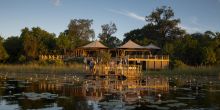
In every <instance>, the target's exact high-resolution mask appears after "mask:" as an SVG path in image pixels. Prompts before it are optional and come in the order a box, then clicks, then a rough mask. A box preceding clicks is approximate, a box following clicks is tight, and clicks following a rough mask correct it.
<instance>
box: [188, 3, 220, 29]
mask: <svg viewBox="0 0 220 110" xmlns="http://www.w3.org/2000/svg"><path fill="white" fill-rule="evenodd" d="M219 1H220V0H219ZM190 20H191V23H192V24H193V25H195V26H196V27H200V28H203V29H206V30H213V27H210V26H207V25H204V24H202V23H200V22H199V19H198V18H197V17H196V16H193V17H191V18H190Z"/></svg>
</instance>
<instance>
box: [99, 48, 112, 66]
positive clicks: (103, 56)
mask: <svg viewBox="0 0 220 110" xmlns="http://www.w3.org/2000/svg"><path fill="white" fill-rule="evenodd" d="M98 58H100V59H101V63H102V64H108V63H109V61H110V60H111V54H110V53H109V52H106V51H101V53H100V54H98Z"/></svg>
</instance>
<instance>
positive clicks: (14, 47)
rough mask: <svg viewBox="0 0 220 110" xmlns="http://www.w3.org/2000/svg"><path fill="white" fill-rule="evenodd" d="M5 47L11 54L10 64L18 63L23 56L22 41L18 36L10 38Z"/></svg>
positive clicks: (5, 42)
mask: <svg viewBox="0 0 220 110" xmlns="http://www.w3.org/2000/svg"><path fill="white" fill-rule="evenodd" d="M3 45H4V47H5V49H6V51H7V53H8V54H9V59H8V62H11V63H12V62H17V61H18V59H19V57H20V55H21V54H22V49H23V46H22V40H21V39H20V38H19V37H18V36H12V37H8V38H7V39H6V40H5V41H4V44H3Z"/></svg>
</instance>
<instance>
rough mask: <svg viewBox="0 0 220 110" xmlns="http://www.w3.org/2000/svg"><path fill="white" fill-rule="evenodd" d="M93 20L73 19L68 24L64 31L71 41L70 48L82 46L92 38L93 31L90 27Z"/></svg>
mask: <svg viewBox="0 0 220 110" xmlns="http://www.w3.org/2000/svg"><path fill="white" fill-rule="evenodd" d="M92 23H93V20H89V19H73V20H71V21H70V23H69V25H68V30H65V31H64V35H66V36H67V37H68V38H69V40H70V41H71V43H72V46H71V47H72V48H76V47H79V46H82V45H84V44H86V43H88V41H89V40H90V39H94V37H95V32H94V30H93V29H91V26H92Z"/></svg>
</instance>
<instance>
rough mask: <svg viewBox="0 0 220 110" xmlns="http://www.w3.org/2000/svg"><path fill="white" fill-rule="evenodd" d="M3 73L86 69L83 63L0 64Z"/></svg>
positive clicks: (69, 72)
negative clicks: (58, 64)
mask: <svg viewBox="0 0 220 110" xmlns="http://www.w3.org/2000/svg"><path fill="white" fill-rule="evenodd" d="M0 72H1V73H17V74H19V73H44V74H53V73H55V74H72V73H74V74H83V73H85V72H86V71H85V70H84V69H83V64H71V65H62V66H57V65H46V66H42V65H37V64H28V65H0Z"/></svg>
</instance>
